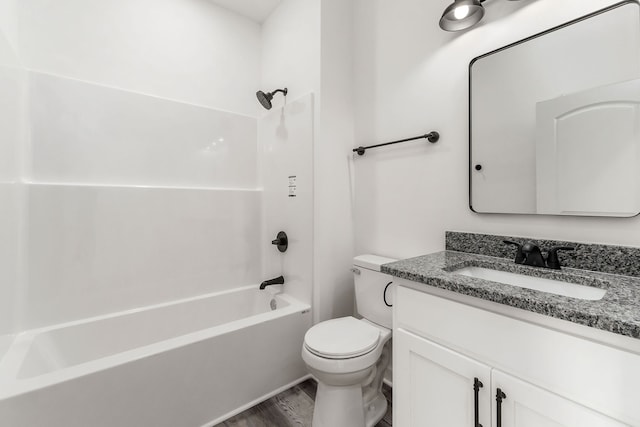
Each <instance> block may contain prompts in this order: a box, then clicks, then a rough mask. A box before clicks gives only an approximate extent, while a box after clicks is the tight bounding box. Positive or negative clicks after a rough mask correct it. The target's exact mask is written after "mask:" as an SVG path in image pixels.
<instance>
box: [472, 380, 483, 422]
mask: <svg viewBox="0 0 640 427" xmlns="http://www.w3.org/2000/svg"><path fill="white" fill-rule="evenodd" d="M482 387H484V385H483V384H482V381H480V380H479V379H478V378H474V379H473V415H474V420H475V422H474V424H473V426H474V427H482V424H480V409H479V405H478V393H479V392H480V389H481V388H482Z"/></svg>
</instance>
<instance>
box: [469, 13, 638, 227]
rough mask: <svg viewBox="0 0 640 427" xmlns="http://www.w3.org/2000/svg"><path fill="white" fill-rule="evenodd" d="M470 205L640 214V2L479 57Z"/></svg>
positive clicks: (472, 78)
mask: <svg viewBox="0 0 640 427" xmlns="http://www.w3.org/2000/svg"><path fill="white" fill-rule="evenodd" d="M469 126H470V132H469V150H470V155H469V160H470V163H469V176H470V179H469V185H470V191H469V205H470V207H471V209H472V210H473V211H474V212H478V213H511V214H514V213H515V214H546V215H580V216H611V217H631V216H635V215H637V214H638V213H639V212H640V4H639V3H638V1H623V2H620V3H617V4H615V5H613V6H610V7H608V8H606V9H603V10H599V11H597V12H594V13H592V14H590V15H587V16H584V17H580V18H578V19H576V20H573V21H571V22H568V23H566V24H564V25H561V26H558V27H555V28H552V29H550V30H548V31H545V32H543V33H540V34H536V35H534V36H532V37H529V38H527V39H524V40H521V41H518V42H516V43H513V44H510V45H507V46H504V47H502V48H500V49H497V50H494V51H492V52H489V53H486V54H484V55H481V56H479V57H477V58H474V59H473V60H472V61H471V63H470V65H469Z"/></svg>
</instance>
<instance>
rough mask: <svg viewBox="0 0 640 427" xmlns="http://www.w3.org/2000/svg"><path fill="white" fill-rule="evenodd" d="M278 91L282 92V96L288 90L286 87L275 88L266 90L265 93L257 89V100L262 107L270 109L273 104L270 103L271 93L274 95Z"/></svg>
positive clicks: (285, 94)
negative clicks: (270, 90)
mask: <svg viewBox="0 0 640 427" xmlns="http://www.w3.org/2000/svg"><path fill="white" fill-rule="evenodd" d="M278 92H282V93H283V94H284V96H287V92H288V90H287V88H286V87H285V88H284V89H276V90H274V91H273V92H266V93H265V92H263V91H261V90H259V91H257V92H256V98H258V101H259V102H260V104H261V105H262V106H263V107H264V108H266V109H267V110H270V109H271V107H273V105H272V104H271V100H272V99H273V95H275V94H276V93H278Z"/></svg>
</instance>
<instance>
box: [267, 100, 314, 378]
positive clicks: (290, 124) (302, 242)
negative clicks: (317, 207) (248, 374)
mask: <svg viewBox="0 0 640 427" xmlns="http://www.w3.org/2000/svg"><path fill="white" fill-rule="evenodd" d="M313 119H314V95H313V94H306V95H304V96H301V97H300V98H298V99H295V98H293V96H290V97H289V99H288V100H287V104H286V105H285V106H283V107H280V108H274V109H273V110H271V111H270V112H269V113H268V114H266V115H265V116H263V117H262V118H261V119H260V120H259V121H258V140H259V141H260V147H259V150H260V152H259V158H260V175H261V176H262V186H263V188H262V191H261V201H262V215H261V220H262V234H261V235H262V239H261V245H260V247H261V248H262V254H261V258H262V261H263V266H262V272H263V276H262V278H261V279H260V281H262V280H266V279H270V278H272V277H277V276H281V275H284V276H285V285H284V287H283V289H284V290H285V291H286V292H287V294H290V295H293V296H294V297H296V298H298V299H300V300H301V301H304V302H306V303H309V304H310V303H311V299H312V283H313V242H314V235H313V196H314V182H313V170H314V167H313V148H314V136H313V123H314V122H313ZM290 180H295V185H296V192H295V197H289V195H290V187H289V186H290ZM280 231H285V232H286V233H287V236H288V241H289V245H288V248H287V251H286V252H284V253H282V252H280V251H279V250H278V248H277V247H276V246H274V245H272V244H270V243H271V241H272V240H273V239H274V238H275V237H276V235H277V234H278V232H280ZM300 375H301V376H302V375H303V373H300Z"/></svg>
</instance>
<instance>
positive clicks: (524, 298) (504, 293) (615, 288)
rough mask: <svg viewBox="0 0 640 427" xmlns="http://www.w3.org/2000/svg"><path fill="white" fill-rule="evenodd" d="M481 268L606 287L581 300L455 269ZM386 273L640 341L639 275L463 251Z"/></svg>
mask: <svg viewBox="0 0 640 427" xmlns="http://www.w3.org/2000/svg"><path fill="white" fill-rule="evenodd" d="M469 266H475V267H485V268H491V269H494V270H501V271H507V272H513V273H520V274H525V275H529V276H537V277H544V278H548V279H554V280H560V281H571V282H573V283H578V284H582V285H587V286H594V287H598V288H603V289H606V290H607V292H606V294H605V296H604V297H603V298H602V299H601V300H598V301H588V300H581V299H576V298H571V297H566V296H561V295H555V294H551V293H547V292H541V291H535V290H530V289H526V288H519V287H516V286H511V285H505V284H502V283H497V282H492V281H488V280H483V279H477V278H472V277H467V276H463V275H460V274H456V273H453V271H455V270H458V269H460V268H463V267H469ZM382 271H383V272H384V273H387V274H390V275H392V276H395V277H400V278H403V279H407V280H411V281H414V282H420V283H424V284H427V285H430V286H434V287H436V288H440V289H445V290H448V291H453V292H457V293H460V294H464V295H469V296H472V297H477V298H482V299H484V300H488V301H493V302H497V303H500V304H505V305H508V306H511V307H516V308H520V309H524V310H528V311H531V312H534V313H540V314H544V315H547V316H551V317H555V318H558V319H562V320H568V321H570V322H574V323H578V324H581V325H586V326H590V327H593V328H597V329H602V330H605V331H609V332H613V333H616V334H620V335H626V336H630V337H634V338H638V339H640V278H638V277H631V276H620V275H613V274H607V273H600V272H595V271H586V270H578V269H573V268H563V269H562V270H550V269H545V268H537V267H529V266H525V265H520V264H515V263H514V262H513V261H510V260H507V259H504V258H496V257H490V256H484V255H477V254H471V253H464V252H455V251H444V252H438V253H435V254H431V255H424V256H420V257H416V258H410V259H405V260H402V261H397V262H393V263H389V264H385V265H383V266H382Z"/></svg>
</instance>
